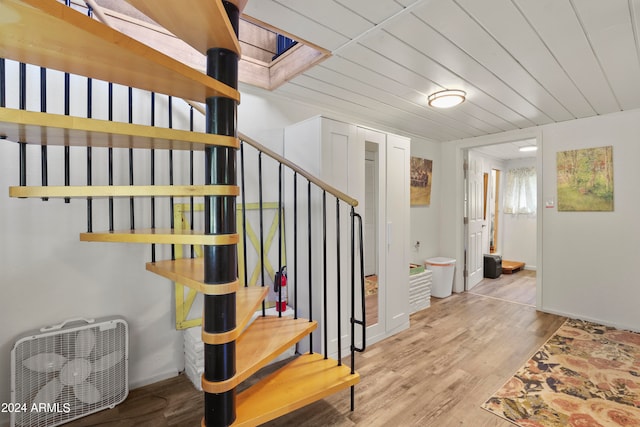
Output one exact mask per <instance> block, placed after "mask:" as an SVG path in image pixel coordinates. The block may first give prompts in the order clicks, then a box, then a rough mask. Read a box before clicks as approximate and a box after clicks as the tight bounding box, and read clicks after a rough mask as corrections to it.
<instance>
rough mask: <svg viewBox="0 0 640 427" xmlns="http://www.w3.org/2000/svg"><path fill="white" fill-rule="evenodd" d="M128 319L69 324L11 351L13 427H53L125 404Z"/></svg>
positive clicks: (18, 344)
mask: <svg viewBox="0 0 640 427" xmlns="http://www.w3.org/2000/svg"><path fill="white" fill-rule="evenodd" d="M128 329H129V328H128V325H127V323H126V321H125V320H124V319H120V318H110V319H101V320H100V321H95V320H94V319H81V318H75V319H69V320H67V321H65V322H63V323H61V324H59V325H54V326H49V327H44V328H42V329H40V330H39V331H36V332H35V333H29V334H25V335H23V336H22V337H21V338H19V339H18V340H17V341H16V343H15V344H14V346H13V348H12V350H11V402H12V403H11V404H12V405H13V407H12V411H11V426H12V427H13V426H15V427H35V426H38V427H44V426H46V427H52V426H57V425H60V424H64V423H67V422H69V421H71V420H75V419H77V418H81V417H83V416H85V415H88V414H91V413H94V412H98V411H100V410H103V409H106V408H113V407H114V406H115V405H117V404H119V403H121V402H122V401H124V399H125V398H126V397H127V395H128V393H129V385H128V384H129V381H128V358H129V336H128V334H129V333H128Z"/></svg>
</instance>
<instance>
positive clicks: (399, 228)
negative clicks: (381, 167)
mask: <svg viewBox="0 0 640 427" xmlns="http://www.w3.org/2000/svg"><path fill="white" fill-rule="evenodd" d="M409 150H410V149H409V142H408V140H406V139H403V138H400V137H397V136H395V135H389V136H388V139H387V218H386V222H387V223H386V226H387V230H386V231H387V235H386V257H387V262H386V264H387V266H386V267H387V276H386V282H387V306H386V320H387V331H392V330H394V329H396V328H399V327H403V326H405V325H406V324H407V323H408V322H409V311H410V306H409V223H410V220H409V175H410V174H409V157H410V154H409Z"/></svg>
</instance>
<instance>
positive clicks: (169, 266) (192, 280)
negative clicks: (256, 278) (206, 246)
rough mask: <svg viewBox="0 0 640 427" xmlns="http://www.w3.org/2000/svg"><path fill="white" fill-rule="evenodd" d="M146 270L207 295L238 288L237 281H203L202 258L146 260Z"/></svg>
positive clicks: (219, 293)
mask: <svg viewBox="0 0 640 427" xmlns="http://www.w3.org/2000/svg"><path fill="white" fill-rule="evenodd" d="M147 270H148V271H150V272H152V273H155V274H157V275H159V276H162V277H164V278H166V279H169V280H171V281H173V282H176V283H180V284H181V285H184V286H187V287H188V288H191V289H194V290H196V291H197V292H200V293H203V294H207V295H224V294H228V293H231V292H236V291H237V290H238V281H237V280H236V281H235V282H232V283H228V284H216V285H210V284H207V283H205V282H204V260H203V258H181V259H176V260H166V261H156V262H148V263H147Z"/></svg>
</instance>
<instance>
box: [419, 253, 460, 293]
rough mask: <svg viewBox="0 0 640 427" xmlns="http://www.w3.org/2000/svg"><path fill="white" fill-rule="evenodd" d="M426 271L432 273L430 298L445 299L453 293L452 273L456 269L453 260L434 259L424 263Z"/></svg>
mask: <svg viewBox="0 0 640 427" xmlns="http://www.w3.org/2000/svg"><path fill="white" fill-rule="evenodd" d="M424 266H425V267H426V268H427V270H431V271H432V272H433V273H432V274H433V276H432V279H431V296H434V297H436V298H446V297H448V296H450V295H451V292H452V291H453V272H454V270H455V268H456V260H455V259H453V258H445V257H435V258H429V259H427V260H426V261H425V262H424Z"/></svg>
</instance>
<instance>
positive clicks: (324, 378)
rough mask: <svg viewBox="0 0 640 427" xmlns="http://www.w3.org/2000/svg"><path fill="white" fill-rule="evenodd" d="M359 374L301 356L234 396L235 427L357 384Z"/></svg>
mask: <svg viewBox="0 0 640 427" xmlns="http://www.w3.org/2000/svg"><path fill="white" fill-rule="evenodd" d="M359 380H360V376H359V374H357V373H355V374H351V369H350V368H349V367H348V366H344V365H343V366H338V362H337V361H336V360H332V359H324V357H323V356H322V355H321V354H317V353H316V354H304V355H302V356H300V357H298V358H297V359H295V360H294V361H292V362H291V363H289V364H287V365H286V366H284V367H283V368H281V369H280V370H278V371H276V372H274V373H273V374H271V375H269V376H268V377H267V378H265V379H263V380H262V381H260V382H258V383H257V384H255V385H253V386H252V387H250V388H249V389H247V390H245V391H243V392H241V393H240V394H239V395H238V397H237V403H236V421H235V422H234V424H232V425H233V426H234V427H240V426H255V425H259V424H262V423H265V422H267V421H270V420H273V419H275V418H277V417H280V416H282V415H285V414H288V413H290V412H293V411H295V410H296V409H299V408H302V407H304V406H306V405H308V404H310V403H313V402H315V401H317V400H320V399H323V398H325V397H327V396H329V395H331V394H333V393H336V392H338V391H340V390H343V389H346V388H348V387H351V386H353V385H355V384H357V383H358V382H359Z"/></svg>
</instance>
